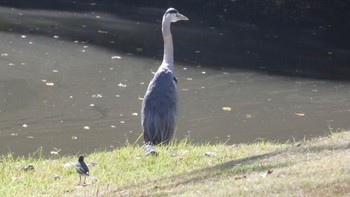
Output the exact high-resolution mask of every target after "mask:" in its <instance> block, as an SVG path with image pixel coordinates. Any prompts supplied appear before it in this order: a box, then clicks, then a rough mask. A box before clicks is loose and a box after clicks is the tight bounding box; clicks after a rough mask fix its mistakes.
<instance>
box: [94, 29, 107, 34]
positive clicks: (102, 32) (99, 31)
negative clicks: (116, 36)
mask: <svg viewBox="0 0 350 197" xmlns="http://www.w3.org/2000/svg"><path fill="white" fill-rule="evenodd" d="M97 32H98V33H100V34H108V31H103V30H98V31H97Z"/></svg>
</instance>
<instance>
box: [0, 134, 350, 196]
mask: <svg viewBox="0 0 350 197" xmlns="http://www.w3.org/2000/svg"><path fill="white" fill-rule="evenodd" d="M158 150H159V156H157V157H152V156H148V157H145V156H144V151H143V150H141V149H140V148H139V147H131V146H130V147H125V148H120V149H118V150H115V151H113V152H98V153H93V154H89V155H87V156H86V158H85V160H86V162H87V163H89V162H90V163H91V162H92V163H93V164H95V165H90V172H91V174H93V175H94V176H96V177H97V179H98V180H97V181H94V180H92V179H87V183H88V184H87V185H86V186H79V185H78V182H79V176H78V175H77V173H76V172H75V169H74V168H73V167H72V166H68V165H65V164H67V163H69V162H72V161H74V162H75V161H76V157H69V156H63V157H60V156H59V155H56V156H54V157H53V158H51V159H47V158H46V159H44V158H36V159H34V158H17V159H14V158H13V157H11V156H10V155H8V156H2V158H1V163H0V196H168V195H169V196H172V195H174V196H276V195H277V196H347V195H349V194H350V167H349V166H350V165H349V164H350V132H341V133H333V134H331V135H330V136H329V137H324V138H315V139H312V140H308V141H302V142H288V143H270V142H256V143H253V144H239V145H234V146H228V145H224V144H220V145H199V146H197V145H196V146H194V145H191V143H187V142H186V141H183V142H180V143H174V144H173V145H171V146H166V147H158ZM208 152H209V153H208ZM206 153H207V154H206ZM28 165H32V166H33V167H34V170H32V169H30V168H28ZM26 167H27V168H26Z"/></svg>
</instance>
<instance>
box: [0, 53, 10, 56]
mask: <svg viewBox="0 0 350 197" xmlns="http://www.w3.org/2000/svg"><path fill="white" fill-rule="evenodd" d="M1 56H2V57H6V56H9V54H7V53H1Z"/></svg>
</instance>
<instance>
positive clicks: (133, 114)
mask: <svg viewBox="0 0 350 197" xmlns="http://www.w3.org/2000/svg"><path fill="white" fill-rule="evenodd" d="M131 115H132V116H138V115H139V114H138V113H136V112H134V113H132V114H131Z"/></svg>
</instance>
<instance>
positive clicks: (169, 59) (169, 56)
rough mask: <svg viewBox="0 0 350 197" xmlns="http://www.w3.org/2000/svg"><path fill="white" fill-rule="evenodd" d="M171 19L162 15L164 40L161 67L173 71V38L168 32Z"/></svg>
mask: <svg viewBox="0 0 350 197" xmlns="http://www.w3.org/2000/svg"><path fill="white" fill-rule="evenodd" d="M170 24H171V18H170V17H169V15H164V17H163V20H162V33H163V40H164V55H163V62H162V65H161V67H163V68H164V67H166V68H168V69H170V70H171V71H174V46H173V37H172V35H171V31H170Z"/></svg>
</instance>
